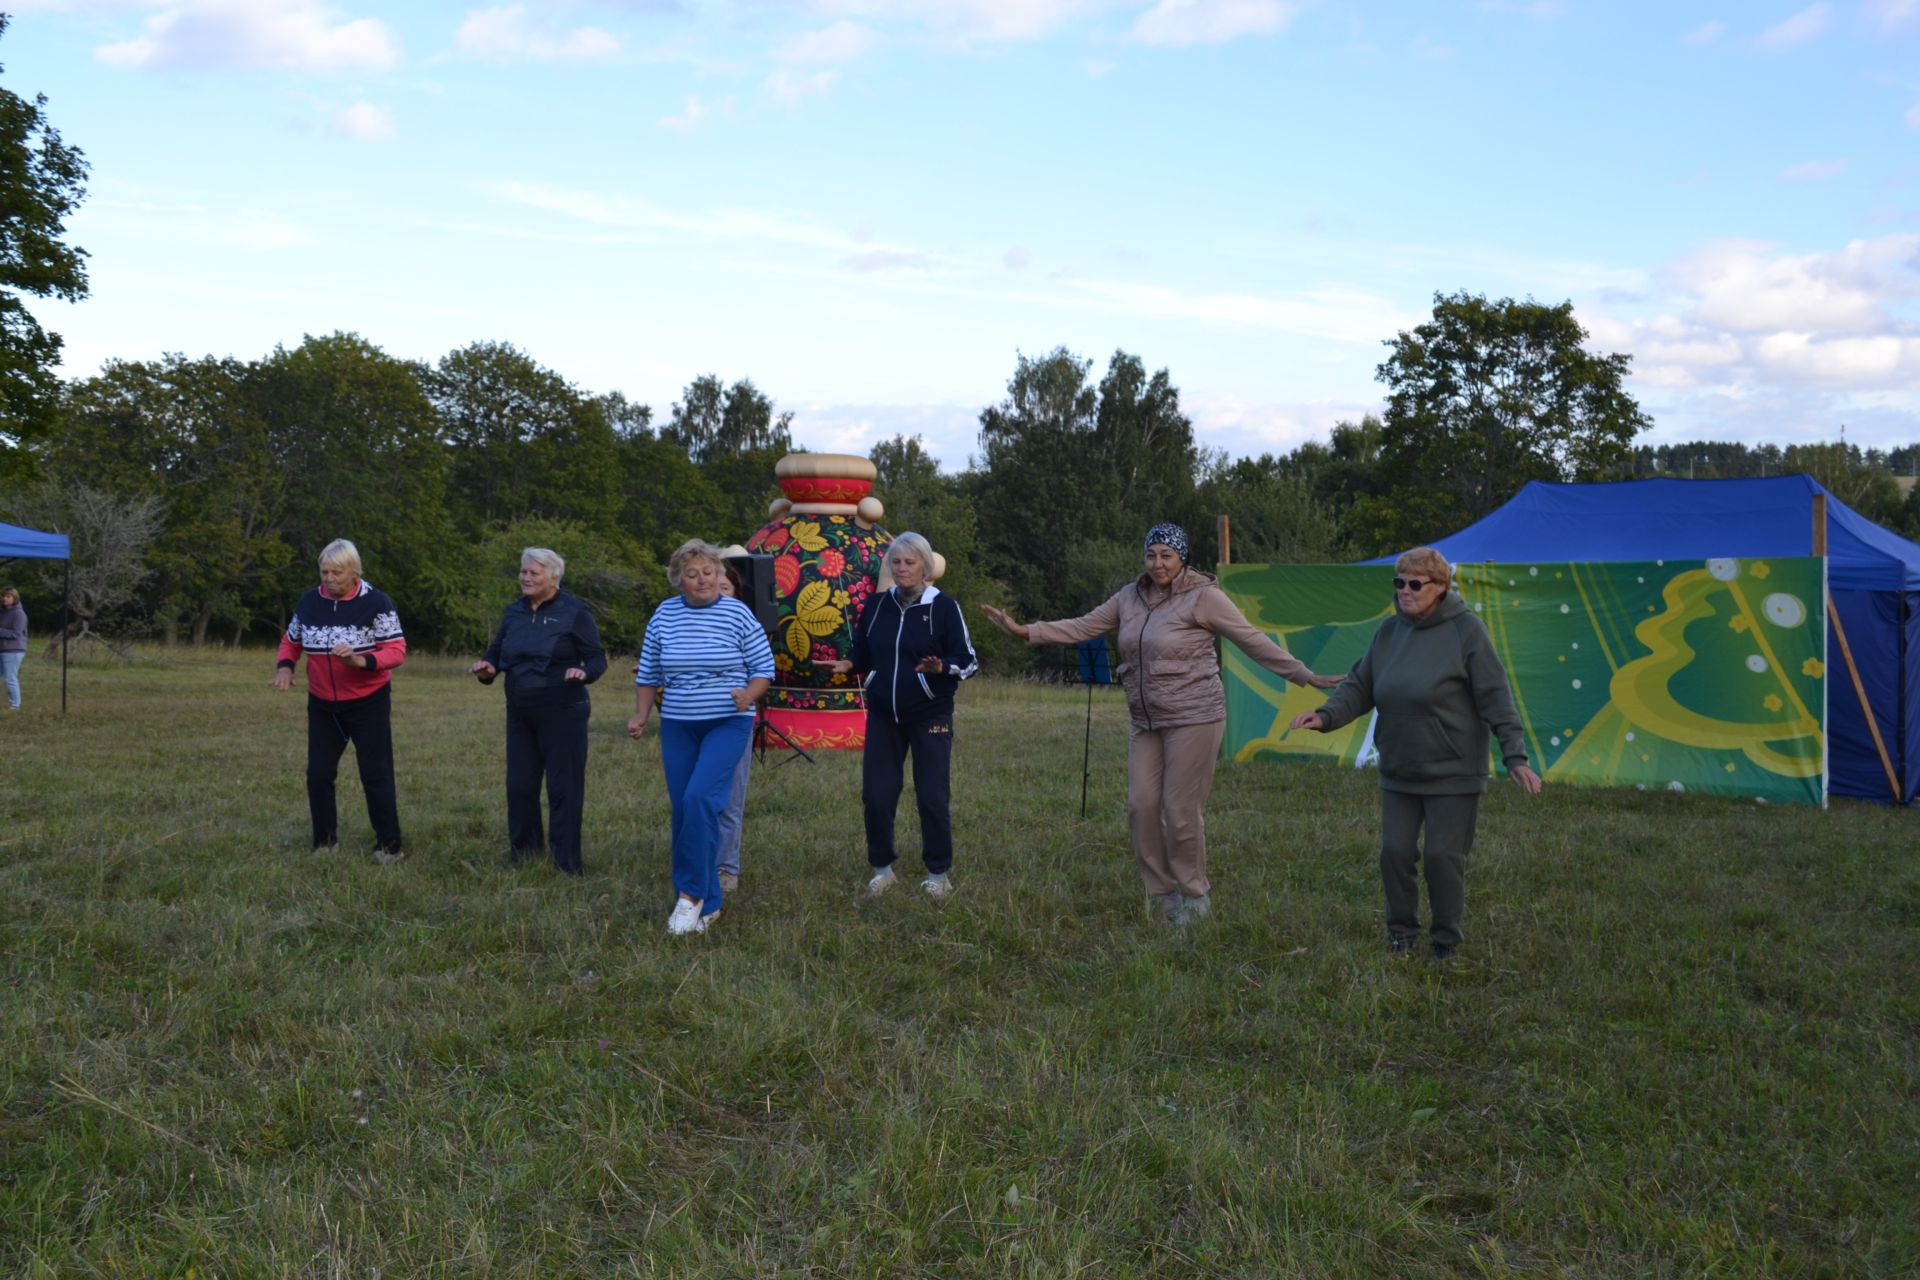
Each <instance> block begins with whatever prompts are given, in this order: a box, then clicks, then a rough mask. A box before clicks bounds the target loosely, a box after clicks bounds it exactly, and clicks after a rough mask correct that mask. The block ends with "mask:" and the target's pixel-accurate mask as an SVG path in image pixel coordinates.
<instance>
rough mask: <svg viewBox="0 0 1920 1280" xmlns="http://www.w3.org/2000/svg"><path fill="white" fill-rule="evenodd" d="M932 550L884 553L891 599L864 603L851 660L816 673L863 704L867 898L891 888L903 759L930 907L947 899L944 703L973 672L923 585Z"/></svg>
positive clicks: (949, 845)
mask: <svg viewBox="0 0 1920 1280" xmlns="http://www.w3.org/2000/svg"><path fill="white" fill-rule="evenodd" d="M932 567H933V548H932V547H930V546H928V545H927V540H926V539H925V538H923V537H921V536H920V535H919V534H917V533H903V534H900V535H899V536H898V537H896V538H895V539H894V540H893V542H892V543H891V545H889V546H888V547H887V571H888V572H889V573H890V574H891V575H892V576H893V589H892V590H891V591H882V592H879V593H877V594H876V595H874V596H873V597H872V598H870V599H869V600H868V601H867V605H866V607H865V608H864V609H862V610H861V611H860V618H859V620H858V621H857V622H855V623H854V625H853V659H852V661H850V662H849V661H845V660H842V661H839V662H833V663H823V664H821V665H823V666H831V667H832V668H833V669H834V670H836V671H841V672H846V671H859V672H862V673H863V675H862V677H861V685H862V687H863V688H864V689H865V690H866V700H867V747H866V752H865V758H864V760H863V762H862V767H861V799H862V801H863V803H864V804H865V807H866V817H867V864H868V865H869V866H871V867H872V868H873V878H872V879H871V880H869V881H867V891H868V892H869V893H884V892H886V891H887V890H888V889H891V888H892V887H893V884H894V877H893V863H894V861H895V859H897V858H898V857H899V855H898V854H897V853H895V852H894V848H893V814H894V810H895V808H897V807H898V806H899V803H900V791H901V788H902V786H903V785H904V783H905V779H904V777H903V775H902V772H901V766H902V764H904V763H905V761H906V757H907V753H908V752H909V751H911V752H912V753H913V791H914V797H915V799H916V800H917V801H918V802H919V807H920V857H921V858H922V860H924V861H925V863H926V865H927V878H926V879H925V880H923V881H921V882H920V887H921V888H923V889H925V890H926V891H927V892H928V893H930V894H932V895H933V896H934V897H936V898H942V897H945V896H946V895H947V894H948V893H950V892H952V888H953V886H952V884H951V883H950V882H949V881H948V879H947V870H948V868H950V867H951V866H952V865H953V821H952V819H951V818H950V817H949V816H948V813H947V799H948V791H949V789H948V782H947V779H948V774H949V772H950V771H951V767H952V763H953V693H954V690H956V689H958V688H959V687H960V682H961V681H962V680H965V679H966V678H967V677H968V676H970V675H972V674H973V673H974V672H975V671H978V670H979V669H980V660H979V658H977V657H975V656H974V652H973V640H972V639H971V637H969V636H968V635H967V621H966V618H965V617H964V616H962V614H961V611H960V605H959V603H958V602H957V601H956V600H955V599H954V598H953V597H952V596H950V595H946V594H945V593H943V592H942V591H941V590H940V588H938V587H936V586H934V585H933V584H932V583H930V582H928V581H927V575H928V574H929V573H930V572H931V571H932Z"/></svg>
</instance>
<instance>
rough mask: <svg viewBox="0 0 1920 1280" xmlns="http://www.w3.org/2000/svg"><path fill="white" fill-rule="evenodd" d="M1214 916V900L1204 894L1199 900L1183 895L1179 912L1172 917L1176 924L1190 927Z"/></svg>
mask: <svg viewBox="0 0 1920 1280" xmlns="http://www.w3.org/2000/svg"><path fill="white" fill-rule="evenodd" d="M1212 914H1213V900H1212V899H1211V898H1210V897H1208V896H1207V895H1206V894H1204V893H1203V894H1201V895H1200V896H1199V897H1197V898H1188V897H1186V896H1184V895H1182V897H1181V901H1180V908H1179V911H1178V912H1177V913H1176V914H1175V915H1174V916H1173V917H1172V920H1173V922H1174V923H1175V924H1179V925H1188V924H1193V923H1194V922H1196V921H1199V920H1205V919H1206V918H1207V917H1208V916H1209V915H1212Z"/></svg>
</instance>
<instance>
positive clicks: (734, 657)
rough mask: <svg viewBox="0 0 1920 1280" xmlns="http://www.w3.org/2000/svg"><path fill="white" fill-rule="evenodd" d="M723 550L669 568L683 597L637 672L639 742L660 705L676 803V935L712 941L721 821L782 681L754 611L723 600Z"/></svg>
mask: <svg viewBox="0 0 1920 1280" xmlns="http://www.w3.org/2000/svg"><path fill="white" fill-rule="evenodd" d="M724 575H725V569H724V567H723V565H722V563H721V559H720V549H719V548H718V547H715V546H713V545H712V544H710V543H706V542H702V541H700V540H699V539H698V538H695V539H693V540H692V541H689V542H686V543H683V544H681V546H680V548H679V550H677V551H675V552H674V553H673V557H672V559H670V560H668V562H667V584H668V585H669V586H671V587H672V588H673V589H674V590H676V591H678V592H680V594H679V595H677V596H673V597H671V598H669V599H668V600H667V602H666V603H665V604H662V605H661V606H660V607H659V608H658V609H656V610H655V611H654V614H653V617H652V619H651V620H649V621H648V623H647V634H646V639H645V640H643V641H642V642H641V645H640V666H639V669H638V670H637V671H635V673H634V677H633V683H634V697H633V719H631V720H629V721H627V736H628V737H630V738H632V739H634V740H635V741H636V742H637V741H639V739H640V736H641V735H642V734H644V733H645V732H646V730H647V721H648V720H650V719H652V718H653V708H654V705H655V704H656V703H658V704H659V705H660V766H661V770H662V772H664V773H665V774H666V777H667V796H668V798H669V799H670V800H671V801H672V802H673V887H674V889H675V891H676V892H677V893H678V894H679V898H678V901H676V902H675V903H674V907H673V914H672V915H671V916H669V917H668V918H667V932H668V933H674V934H683V933H704V932H705V931H706V928H707V926H708V925H709V924H711V923H713V921H714V919H715V918H716V917H718V916H719V914H720V908H721V890H720V871H719V866H718V863H717V856H718V851H719V840H720V816H721V814H722V813H724V812H725V810H726V807H727V796H728V792H729V791H730V790H731V788H732V786H733V772H734V767H735V766H736V765H737V764H739V762H740V756H741V754H742V753H743V752H745V751H746V750H747V746H748V739H749V738H751V737H752V735H753V705H754V703H756V702H758V701H759V700H760V695H761V694H763V693H765V692H766V691H767V685H768V684H770V683H772V680H773V649H772V647H771V646H769V645H768V644H767V634H766V632H764V631H762V630H761V629H760V622H759V620H758V619H757V618H755V617H754V616H753V610H752V609H750V608H748V607H747V605H746V604H745V603H744V602H743V601H740V600H736V599H734V598H733V597H732V596H726V595H722V594H721V593H720V582H721V579H722V578H723V576H724Z"/></svg>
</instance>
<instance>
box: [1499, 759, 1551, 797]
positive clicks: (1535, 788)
mask: <svg viewBox="0 0 1920 1280" xmlns="http://www.w3.org/2000/svg"><path fill="white" fill-rule="evenodd" d="M1507 776H1508V777H1509V778H1512V779H1513V785H1514V786H1516V787H1518V788H1520V789H1521V790H1522V791H1524V792H1526V793H1527V794H1528V795H1530V796H1537V795H1539V794H1540V787H1541V785H1542V784H1541V782H1540V775H1539V774H1537V773H1535V772H1534V771H1533V770H1532V769H1529V768H1528V767H1527V766H1526V765H1524V764H1517V765H1515V766H1514V767H1513V768H1511V769H1509V770H1507Z"/></svg>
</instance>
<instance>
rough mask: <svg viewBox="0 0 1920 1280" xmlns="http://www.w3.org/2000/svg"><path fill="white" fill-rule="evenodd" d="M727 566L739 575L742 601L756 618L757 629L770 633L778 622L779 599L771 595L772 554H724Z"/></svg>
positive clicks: (772, 592) (772, 587) (772, 590)
mask: <svg viewBox="0 0 1920 1280" xmlns="http://www.w3.org/2000/svg"><path fill="white" fill-rule="evenodd" d="M727 565H728V567H730V568H731V569H732V570H733V571H734V572H735V573H736V574H738V575H739V577H740V599H741V601H742V603H744V604H745V605H746V606H747V608H749V609H751V610H753V616H754V617H756V618H758V619H760V629H761V630H763V631H765V632H766V633H767V634H768V635H772V634H773V633H774V628H775V627H778V626H779V625H780V602H779V600H778V599H776V598H775V596H774V586H773V557H772V556H762V555H752V554H748V555H744V556H728V557H727Z"/></svg>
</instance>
